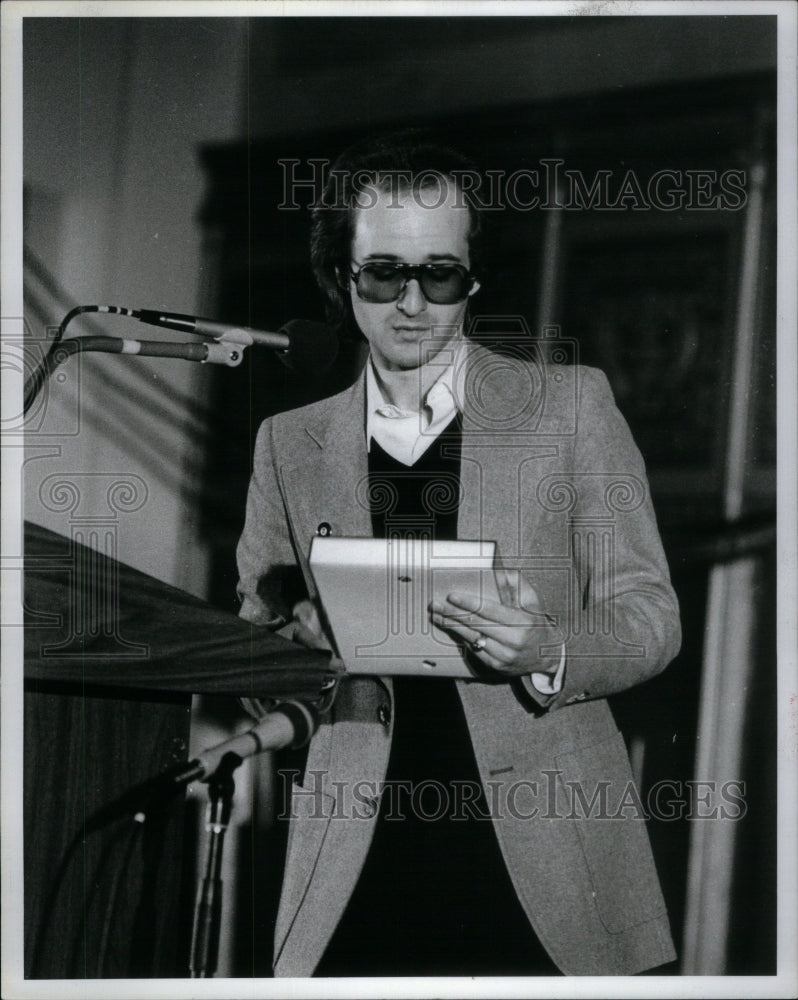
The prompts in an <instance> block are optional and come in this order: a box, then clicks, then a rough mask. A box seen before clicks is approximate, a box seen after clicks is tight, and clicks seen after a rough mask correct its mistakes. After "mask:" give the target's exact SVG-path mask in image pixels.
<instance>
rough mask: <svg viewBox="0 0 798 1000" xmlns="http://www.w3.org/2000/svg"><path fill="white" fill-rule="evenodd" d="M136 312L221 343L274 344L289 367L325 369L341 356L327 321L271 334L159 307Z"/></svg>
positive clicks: (291, 325) (298, 322)
mask: <svg viewBox="0 0 798 1000" xmlns="http://www.w3.org/2000/svg"><path fill="white" fill-rule="evenodd" d="M133 315H134V316H135V318H136V319H138V320H140V321H141V322H142V323H149V324H151V325H152V326H165V327H167V328H168V329H170V330H180V331H181V332H182V333H193V334H195V335H196V336H199V337H204V338H205V339H206V340H215V341H217V343H223V344H240V345H242V346H244V347H251V346H253V345H254V344H257V345H258V346H261V347H270V348H271V349H272V350H275V351H278V352H280V353H279V357H280V358H281V360H284V361H285V363H286V364H287V365H288V366H289V368H296V369H301V370H304V371H310V370H315V371H324V370H326V369H327V368H329V367H330V365H331V364H332V363H333V362H334V361H335V359H336V357H337V356H338V338H337V336H336V335H335V333H334V332H333V331H332V330H331V329H330V327H329V326H327V325H326V324H325V323H316V322H313V321H312V320H305V319H293V320H291V321H290V322H288V323H286V324H285V326H282V327H281V328H280V329H279V330H278V331H277V332H276V333H271V332H269V331H266V330H254V329H252V328H251V327H248V326H235V325H233V324H231V323H218V322H217V321H216V320H212V319H203V318H202V317H200V316H189V315H186V314H185V313H164V312H159V311H158V310H156V309H136V310H134V312H133Z"/></svg>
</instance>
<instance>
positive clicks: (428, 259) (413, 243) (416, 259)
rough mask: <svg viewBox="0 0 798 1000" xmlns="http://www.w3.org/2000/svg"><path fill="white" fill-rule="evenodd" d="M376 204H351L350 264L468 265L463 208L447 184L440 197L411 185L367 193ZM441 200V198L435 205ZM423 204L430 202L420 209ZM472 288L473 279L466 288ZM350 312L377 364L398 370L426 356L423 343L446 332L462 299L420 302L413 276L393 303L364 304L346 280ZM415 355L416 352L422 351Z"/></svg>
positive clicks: (460, 311)
mask: <svg viewBox="0 0 798 1000" xmlns="http://www.w3.org/2000/svg"><path fill="white" fill-rule="evenodd" d="M369 195H370V198H371V197H372V196H373V198H374V199H376V204H371V203H369V204H367V205H365V206H364V207H362V208H358V209H356V210H355V225H354V236H353V239H352V253H351V259H352V265H353V267H354V269H355V270H357V268H358V267H360V265H361V264H365V263H367V262H368V261H393V262H403V263H408V264H426V263H432V262H436V261H437V262H440V263H444V262H448V263H453V264H462V265H463V266H464V267H466V268H468V266H469V259H468V231H469V226H470V219H469V213H468V208H467V206H466V205H464V204H463V202H462V199H460V204H457V200H458V199H457V192H456V190H455V189H454V185H453V184H450V185H449V186H448V189H447V192H446V198H445V200H444V199H443V198H442V197H441V190H440V189H439V188H430V189H424V190H422V191H421V193H420V196H419V194H418V193H416V194H415V196H414V194H413V192H412V191H400V192H391V191H372V192H369ZM438 202H441V204H438ZM424 203H426V205H430V206H435V207H425V204H424ZM478 287H479V286H478V285H475V286H474V288H473V289H472V293H473V292H474V291H476V290H477V288H478ZM349 289H350V293H351V296H352V310H353V312H354V315H355V320H356V321H357V325H358V326H359V327H360V329H361V331H362V332H363V335H364V336H365V337H366V339H367V340H368V342H369V344H370V345H371V353H372V356H373V358H374V361H375V364H376V365H377V367H378V368H382V369H384V370H387V371H406V370H408V369H412V368H418V367H419V365H420V363H421V362H422V361H425V360H429V356H430V352H429V347H430V346H431V345H430V344H429V343H426V344H425V345H424V346H425V348H426V349H425V350H424V351H421V350H420V346H421V345H422V343H423V342H425V341H426V342H429V341H430V340H432V339H433V338H435V339H436V345H435V349H436V350H440V349H441V348H442V347H444V346H445V345H446V343H448V342H449V340H451V339H452V337H454V336H455V335H456V334H457V332H458V330H459V328H460V326H461V324H462V322H463V316H464V314H465V310H466V303H467V301H468V300H467V299H464V300H463V301H462V302H455V303H453V304H452V305H436V304H435V303H433V302H428V301H427V300H426V298H425V297H424V293H423V292H422V291H421V287H420V286H419V283H418V281H417V280H416V279H415V278H414V279H412V280H411V281H409V282H408V283H407V285H406V286H405V288H404V290H403V291H402V293H401V295H400V296H399V298H398V299H397V300H396V301H395V302H384V303H383V302H364V301H363V300H362V299H360V298H359V297H358V294H357V289H356V288H355V283H354V282H353V281H352V280H351V278H350V281H349ZM422 355H423V356H422Z"/></svg>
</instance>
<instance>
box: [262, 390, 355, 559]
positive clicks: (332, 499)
mask: <svg viewBox="0 0 798 1000" xmlns="http://www.w3.org/2000/svg"><path fill="white" fill-rule="evenodd" d="M364 391H365V390H364V380H363V377H362V376H361V378H359V379H358V381H357V382H356V383H355V384H354V385H353V386H352V387H351V389H349V390H348V391H347V392H345V393H342V394H341V396H339V397H338V399H337V400H336V401H335V403H334V405H333V406H332V407H331V408H330V410H328V411H327V414H326V415H325V416H324V417H317V418H315V419H313V420H309V421H308V423H307V424H306V426H305V428H304V435H305V437H304V439H303V440H302V441H301V442H300V448H301V455H300V458H299V461H296V459H294V461H293V462H292V461H290V460H287V461H286V462H285V463H284V464H283V465H282V467H281V470H280V473H281V477H282V481H283V489H284V491H285V497H286V504H287V508H288V511H289V515H290V517H291V522H292V527H293V529H294V533H295V537H296V539H297V542H298V544H299V546H300V549H301V553H302V555H303V557H305V558H306V557H307V553H308V549H309V547H310V542H311V539H312V538H313V536H314V535H315V534H317V533H318V531H319V527H320V526H321V525H328V526H329V531H330V532H331V533H332V534H333V535H335V536H338V537H344V538H345V537H348V536H352V537H370V536H371V534H372V530H371V514H370V512H369V508H368V455H367V452H366V437H365V430H364V413H365V402H364Z"/></svg>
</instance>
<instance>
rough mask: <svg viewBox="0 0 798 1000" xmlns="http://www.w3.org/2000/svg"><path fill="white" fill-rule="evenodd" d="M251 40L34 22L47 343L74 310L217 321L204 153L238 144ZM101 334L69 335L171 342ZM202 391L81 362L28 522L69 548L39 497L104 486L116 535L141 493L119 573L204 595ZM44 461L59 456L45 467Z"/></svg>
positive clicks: (33, 194)
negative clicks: (46, 490) (204, 205)
mask: <svg viewBox="0 0 798 1000" xmlns="http://www.w3.org/2000/svg"><path fill="white" fill-rule="evenodd" d="M246 34H247V25H246V22H244V21H242V20H234V19H226V18H221V19H216V20H193V19H186V20H184V19H167V18H164V19H149V18H143V19H117V18H103V17H97V18H91V17H89V18H41V19H35V20H28V21H26V23H25V25H24V35H23V46H24V80H23V86H24V101H25V118H24V173H25V185H26V191H25V244H26V249H27V250H29V252H30V256H29V257H28V259H27V260H26V265H27V266H26V279H27V280H26V298H27V303H26V308H27V312H26V316H27V319H28V323H29V327H30V330H31V332H32V334H33V335H34V337H36V338H42V337H44V336H46V329H47V327H49V326H52V325H56V326H57V324H58V323H59V322H60V320H61V318H62V317H63V315H64V314H65V313H66V312H67V310H68V309H69V308H71V307H72V306H74V305H77V304H89V303H101V304H102V303H110V304H117V305H125V306H130V307H138V308H154V309H159V308H160V309H171V310H173V311H177V312H187V313H199V314H200V315H201V314H202V312H203V309H207V308H208V303H209V300H210V299H212V288H213V278H214V276H213V275H212V274H208V272H207V270H205V269H204V267H203V256H202V241H201V229H200V224H199V220H198V206H199V203H200V200H201V198H202V191H203V184H204V181H203V176H202V171H201V168H200V165H199V162H198V159H197V147H198V145H199V144H200V143H201V142H207V141H209V140H223V139H228V138H234V137H237V136H240V135H241V134H242V133H243V129H244V124H243V123H244V120H245V118H244V102H243V100H242V93H243V90H242V87H243V80H244V76H245V72H246V60H245V48H246ZM91 320H92V318H91V317H88V318H87V319H85V320H84V319H79V320H77V321H76V322H74V325H72V326H70V329H69V335H74V334H77V333H84V334H85V333H90V332H100V333H103V332H110V333H114V334H116V335H117V336H126V337H144V338H149V337H151V336H154V337H155V338H158V337H159V336H160V333H159V332H158V331H153V328H151V327H150V328H148V327H143V326H140V325H138V324H136V323H134V322H131V321H122V320H118V319H117V320H114V319H112V318H108V319H103V321H102V322H97V321H95V322H92V321H91ZM177 339H179V337H178V338H177ZM206 376H207V372H205V371H204V370H203V369H201V368H200V367H199V366H198V365H192V364H189V363H187V362H182V361H170V360H160V359H159V360H157V361H153V360H150V359H141V360H139V359H135V360H133V359H127V358H124V359H123V358H119V357H112V358H109V357H103V356H100V355H96V354H95V355H92V356H91V357H87V356H84V357H83V358H80V359H73V360H70V361H69V362H68V363H67V364H66V365H65V366H64V368H63V369H62V377H65V378H66V382H65V383H61V382H59V381H56V379H55V378H54V379H53V380H52V383H51V386H50V392H49V398H48V400H47V407H46V413H45V414H44V416H45V420H44V423H43V425H42V427H41V428H39V430H38V432H37V434H36V435H35V436H32V437H31V438H30V439H29V442H28V461H27V465H26V475H25V489H26V516H28V517H29V518H31V519H32V520H34V521H38V522H39V523H41V524H44V525H45V526H48V527H52V528H53V529H54V530H59V531H61V532H62V533H65V534H69V517H71V516H72V514H74V512H72V514H70V513H69V512H65V511H63V510H53V509H48V505H46V504H45V503H42V500H41V498H40V496H39V486H40V484H41V483H42V482H43V481H44V480H45V479H46V477H48V476H52V475H54V474H59V475H60V474H69V473H72V472H87V471H92V472H95V473H102V474H103V475H100V476H95V477H92V478H83V479H81V480H80V491H81V500H80V504H81V506H80V508H79V513H80V514H81V515H83V514H86V513H87V512H92V513H93V514H95V515H96V516H99V517H103V516H107V513H108V510H107V504H106V492H107V488H108V483H109V481H111V480H112V479H113V478H114V477H116V476H119V475H123V476H126V477H128V479H130V477H131V475H132V476H137V477H139V479H138V480H133V482H135V483H136V485H137V487H138V489H139V492H140V493H141V495H142V496H144V495H145V494H146V502H145V503H143V505H142V506H141V507H140V509H138V510H136V511H130V512H126V513H120V514H119V516H118V517H117V519H116V522H115V523H116V525H117V528H118V546H119V549H118V551H119V556H120V558H122V559H123V561H125V562H128V563H131V564H132V565H134V566H135V567H136V568H138V569H141V570H144V571H146V572H149V573H151V574H153V575H154V576H157V577H159V578H160V579H162V580H165V581H167V582H169V583H174V584H176V585H178V586H181V587H183V588H185V589H187V590H190V591H192V592H194V593H197V594H203V593H204V592H205V590H206V581H205V573H206V564H205V560H204V557H203V551H202V546H201V543H200V542H199V540H198V539H197V536H196V532H195V530H194V525H195V517H196V511H195V506H196V499H195V494H196V478H197V475H198V469H199V465H198V463H199V462H200V460H201V447H202V437H203V434H204V431H205V425H204V422H205V420H206V419H207V417H208V414H207V412H206V410H205V408H204V406H203V396H204V388H203V387H204V386H205V384H206ZM65 430H66V431H67V432H68V433H67V434H65V433H64V431H65ZM70 432H73V433H70ZM44 445H47V446H48V447H49V446H51V445H56V446H57V447H58V448H60V451H61V454H60V455H59V456H57V457H54V458H52V459H51V458H40V457H38V455H39V454H41V453H43V452H44V451H46V450H48V449H47V448H44V447H43V446H44ZM40 449H41V451H40ZM49 450H52V449H51V448H50V449H49ZM141 484H143V486H142V485H141ZM53 506H57V505H54V504H53V503H51V502H50V503H49V507H50V508H52V507H53Z"/></svg>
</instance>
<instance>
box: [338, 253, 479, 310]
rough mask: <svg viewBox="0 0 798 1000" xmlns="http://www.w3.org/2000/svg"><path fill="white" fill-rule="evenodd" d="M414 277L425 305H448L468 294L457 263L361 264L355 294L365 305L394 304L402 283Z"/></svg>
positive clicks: (465, 278) (463, 273)
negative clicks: (371, 303)
mask: <svg viewBox="0 0 798 1000" xmlns="http://www.w3.org/2000/svg"><path fill="white" fill-rule="evenodd" d="M411 278H417V279H418V282H419V284H420V285H421V291H422V292H423V294H424V298H425V299H426V300H427V301H428V302H433V303H435V304H436V305H451V304H453V303H454V302H462V300H463V299H464V298H466V296H467V295H468V290H469V288H470V287H471V280H470V278H469V275H468V272H467V271H466V269H465V268H464V267H461V266H459V265H457V264H424V265H415V266H411V265H404V264H387V263H386V264H381V263H376V264H364V265H363V267H361V268H360V271H359V273H358V277H357V292H358V295H359V296H360V298H361V299H363V300H364V301H365V302H394V301H395V300H396V299H398V298H399V296H400V295H401V294H402V290H403V289H404V286H405V284H406V283H407V282H408V281H410V280H411Z"/></svg>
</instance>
